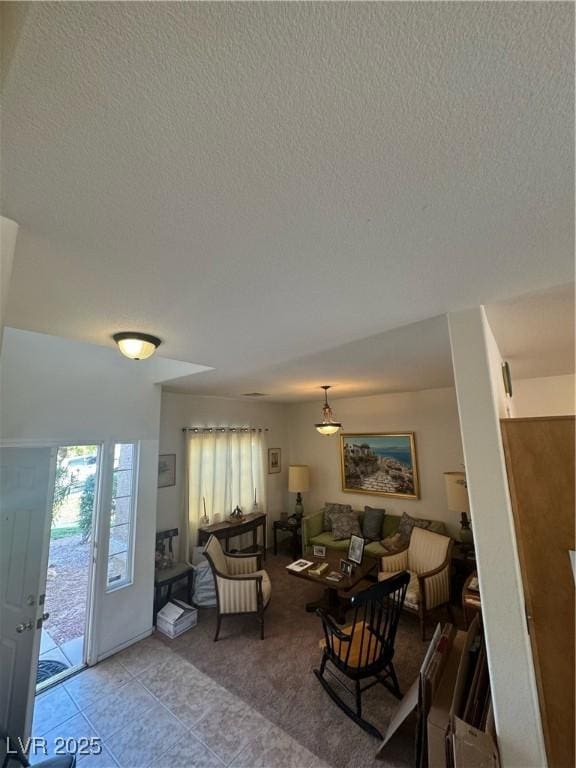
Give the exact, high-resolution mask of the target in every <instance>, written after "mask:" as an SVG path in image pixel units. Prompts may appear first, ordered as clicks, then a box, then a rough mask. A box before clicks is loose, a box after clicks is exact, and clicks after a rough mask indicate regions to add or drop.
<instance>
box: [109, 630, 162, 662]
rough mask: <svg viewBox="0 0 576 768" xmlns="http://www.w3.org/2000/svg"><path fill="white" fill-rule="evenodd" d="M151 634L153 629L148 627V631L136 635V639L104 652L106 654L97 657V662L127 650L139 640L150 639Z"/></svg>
mask: <svg viewBox="0 0 576 768" xmlns="http://www.w3.org/2000/svg"><path fill="white" fill-rule="evenodd" d="M153 632H154V627H150V629H147V630H146V631H145V632H141V633H140V634H139V635H136V637H132V638H130V640H127V641H126V642H125V643H121V644H120V645H116V646H115V647H114V648H111V649H110V650H109V651H106V653H102V654H100V655H99V656H98V662H100V661H104V659H107V658H109V657H110V656H114V654H115V653H119V652H120V651H123V650H125V649H126V648H129V647H130V646H131V645H134V643H137V642H139V641H140V640H144V638H146V637H150V635H151V634H152V633H153Z"/></svg>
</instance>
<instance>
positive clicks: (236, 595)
mask: <svg viewBox="0 0 576 768" xmlns="http://www.w3.org/2000/svg"><path fill="white" fill-rule="evenodd" d="M204 554H205V555H206V559H207V560H208V562H209V563H210V567H211V568H212V573H213V574H214V583H215V584H216V604H217V610H218V618H217V621H216V634H215V635H214V641H216V640H218V635H219V633H220V624H221V623H222V616H237V615H238V614H242V613H255V614H256V615H257V617H258V621H259V622H260V637H261V639H262V640H264V609H265V608H266V606H267V605H268V603H269V602H270V595H271V593H272V586H271V584H270V578H269V576H268V574H267V573H266V571H263V570H261V557H262V556H261V555H228V554H226V553H225V552H224V551H223V550H222V546H221V544H220V542H219V540H218V539H217V538H216V537H215V536H210V538H209V539H208V542H207V543H206V546H205V547H204Z"/></svg>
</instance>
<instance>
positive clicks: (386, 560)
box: [380, 547, 408, 573]
mask: <svg viewBox="0 0 576 768" xmlns="http://www.w3.org/2000/svg"><path fill="white" fill-rule="evenodd" d="M380 567H381V569H382V570H383V571H384V572H385V573H392V572H394V571H407V570H408V547H406V548H405V549H401V550H400V551H399V552H391V553H390V554H389V555H382V557H381V558H380Z"/></svg>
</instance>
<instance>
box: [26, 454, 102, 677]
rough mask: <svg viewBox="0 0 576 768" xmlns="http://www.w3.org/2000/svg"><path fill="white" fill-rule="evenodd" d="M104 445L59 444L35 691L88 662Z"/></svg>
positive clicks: (75, 670)
mask: <svg viewBox="0 0 576 768" xmlns="http://www.w3.org/2000/svg"><path fill="white" fill-rule="evenodd" d="M99 468H100V446H98V445H85V444H83V445H64V446H60V447H59V448H58V451H57V457H56V474H55V482H54V498H53V504H52V519H51V526H50V546H49V554H48V570H47V577H46V597H45V603H44V605H45V608H44V610H45V613H46V614H48V617H47V618H46V619H45V621H44V623H43V626H42V635H41V639H40V656H39V660H38V672H37V677H36V688H37V691H40V690H43V689H44V688H46V687H47V686H50V685H53V684H54V683H55V682H58V681H60V680H62V679H63V678H65V677H67V676H68V675H70V674H72V673H73V672H77V671H78V670H79V669H81V668H82V667H84V666H85V664H86V655H87V647H88V645H87V639H88V637H89V632H90V616H91V603H92V592H93V590H92V583H93V561H94V558H93V541H94V536H93V530H94V514H95V509H96V496H97V488H98V476H99Z"/></svg>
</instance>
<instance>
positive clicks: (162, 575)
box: [154, 563, 194, 624]
mask: <svg viewBox="0 0 576 768" xmlns="http://www.w3.org/2000/svg"><path fill="white" fill-rule="evenodd" d="M182 579H186V587H187V595H188V604H189V605H192V595H193V593H194V567H193V566H192V565H188V563H174V565H173V566H171V567H170V568H164V569H163V570H161V571H159V570H158V569H156V571H155V572H154V624H156V614H157V613H158V611H159V610H160V608H162V605H166V603H168V602H170V598H171V597H172V585H173V584H175V583H176V582H177V581H180V580H182ZM163 587H168V594H167V595H166V600H165V602H164V603H162V589H163ZM161 603H162V605H161Z"/></svg>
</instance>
